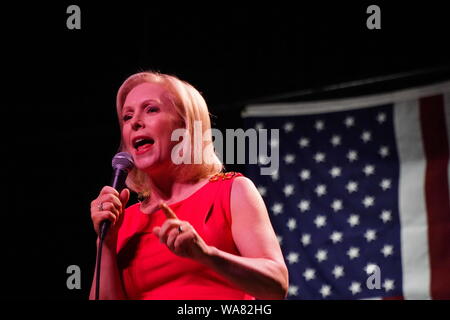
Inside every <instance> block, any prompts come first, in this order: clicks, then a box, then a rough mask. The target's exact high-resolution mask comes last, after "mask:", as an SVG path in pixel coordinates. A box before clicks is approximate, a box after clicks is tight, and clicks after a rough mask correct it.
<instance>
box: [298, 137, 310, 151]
mask: <svg viewBox="0 0 450 320" xmlns="http://www.w3.org/2000/svg"><path fill="white" fill-rule="evenodd" d="M298 144H299V145H300V148H302V149H303V148H306V147H309V139H308V138H305V137H302V138H300V140H298Z"/></svg>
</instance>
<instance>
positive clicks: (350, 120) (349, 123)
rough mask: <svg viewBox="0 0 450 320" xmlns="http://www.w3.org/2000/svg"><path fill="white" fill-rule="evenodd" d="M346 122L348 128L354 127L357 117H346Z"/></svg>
mask: <svg viewBox="0 0 450 320" xmlns="http://www.w3.org/2000/svg"><path fill="white" fill-rule="evenodd" d="M344 124H345V126H346V127H347V128H350V127H353V126H354V125H355V118H353V117H347V118H345V120H344Z"/></svg>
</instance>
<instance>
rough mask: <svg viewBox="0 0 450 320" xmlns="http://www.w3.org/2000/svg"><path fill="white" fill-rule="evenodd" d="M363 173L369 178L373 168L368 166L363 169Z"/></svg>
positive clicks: (373, 170)
mask: <svg viewBox="0 0 450 320" xmlns="http://www.w3.org/2000/svg"><path fill="white" fill-rule="evenodd" d="M363 172H364V173H365V175H366V176H370V175H372V174H374V173H375V166H373V165H371V164H368V165H366V166H365V167H364V169H363Z"/></svg>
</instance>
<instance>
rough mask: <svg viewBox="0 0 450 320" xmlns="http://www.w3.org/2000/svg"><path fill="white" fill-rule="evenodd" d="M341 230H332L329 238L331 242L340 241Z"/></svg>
mask: <svg viewBox="0 0 450 320" xmlns="http://www.w3.org/2000/svg"><path fill="white" fill-rule="evenodd" d="M342 236H343V234H342V232H338V231H334V232H333V233H332V234H331V236H330V239H331V241H333V243H338V242H342Z"/></svg>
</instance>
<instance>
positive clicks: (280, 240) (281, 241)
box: [277, 234, 283, 246]
mask: <svg viewBox="0 0 450 320" xmlns="http://www.w3.org/2000/svg"><path fill="white" fill-rule="evenodd" d="M277 240H278V243H279V244H280V246H281V245H282V244H283V237H282V236H280V235H279V234H277Z"/></svg>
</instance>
